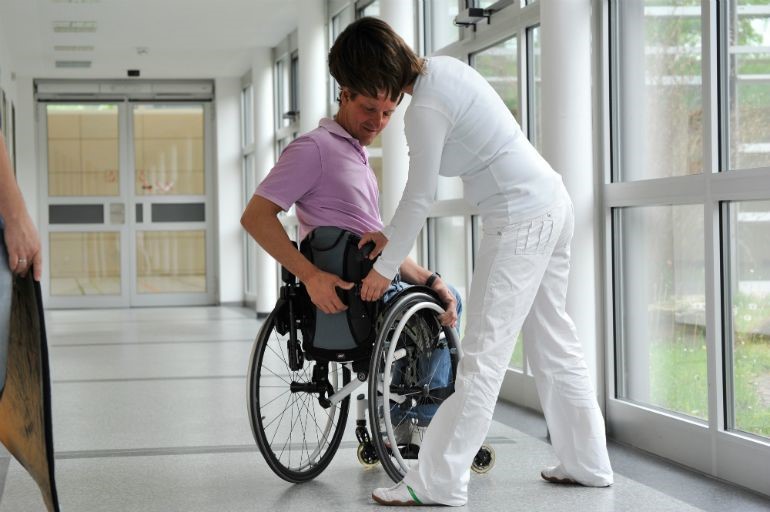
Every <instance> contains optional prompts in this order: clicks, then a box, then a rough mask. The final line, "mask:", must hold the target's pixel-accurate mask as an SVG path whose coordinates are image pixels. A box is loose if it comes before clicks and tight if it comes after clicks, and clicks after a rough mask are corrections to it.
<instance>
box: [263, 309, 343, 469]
mask: <svg viewBox="0 0 770 512" xmlns="http://www.w3.org/2000/svg"><path fill="white" fill-rule="evenodd" d="M275 316H276V313H275V312H273V313H271V314H270V316H268V318H267V319H266V320H265V323H264V324H263V325H262V328H261V329H260V331H259V334H258V335H257V339H256V341H255V342H254V347H253V349H252V352H251V357H250V360H249V373H248V407H249V416H250V420H251V429H252V431H253V433H254V439H255V440H256V441H257V446H259V450H260V452H262V455H263V456H264V458H265V461H267V464H268V465H269V466H270V469H272V470H273V471H274V472H275V474H277V475H278V476H280V477H281V478H283V479H284V480H286V481H288V482H292V483H300V482H307V481H308V480H311V479H313V478H315V477H316V476H318V475H319V474H320V473H321V472H322V471H323V470H324V469H326V466H328V465H329V463H330V462H331V460H332V458H333V457H334V454H335V453H336V452H337V448H339V445H340V442H341V441H342V434H343V433H344V431H345V424H346V422H347V417H348V410H349V407H350V397H349V396H348V397H346V398H345V399H344V400H341V401H340V402H338V403H337V404H336V405H332V406H330V407H329V408H324V407H322V406H321V405H320V403H319V400H318V396H319V395H318V393H310V392H295V393H293V392H292V391H291V389H290V384H291V383H292V382H295V383H309V382H310V381H311V379H312V375H313V366H314V365H315V362H314V361H307V360H305V362H304V363H303V367H302V369H300V370H299V371H296V372H295V371H291V369H290V368H289V364H288V359H287V357H288V353H287V341H288V339H289V334H288V333H287V334H285V335H281V334H280V333H279V332H278V331H277V330H276V325H275ZM297 336H298V338H299V339H300V343H301V336H302V335H301V333H300V332H297ZM328 375H329V382H330V384H331V385H332V388H333V391H334V392H336V391H337V390H339V388H341V387H342V386H343V385H345V384H346V383H348V382H349V381H350V371H349V370H348V368H346V367H344V366H343V365H341V364H338V363H329V373H328ZM329 394H331V393H329ZM327 398H328V395H327Z"/></svg>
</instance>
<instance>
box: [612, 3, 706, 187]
mask: <svg viewBox="0 0 770 512" xmlns="http://www.w3.org/2000/svg"><path fill="white" fill-rule="evenodd" d="M700 4H701V2H700V0H667V1H665V2H662V1H660V0H645V1H642V0H631V1H627V2H626V1H624V2H613V3H612V5H613V6H616V7H617V15H618V26H617V32H618V35H617V36H618V37H617V51H616V52H615V62H616V63H617V66H616V67H617V70H618V71H617V73H618V75H617V78H618V80H617V82H618V84H619V85H618V90H617V99H618V104H619V107H618V108H619V115H618V127H617V133H618V135H617V137H618V148H619V168H618V169H616V172H617V174H616V176H615V177H614V178H615V181H632V180H642V179H650V178H663V177H670V176H682V175H689V174H698V173H702V172H703V153H704V152H703V138H704V124H703V88H702V84H701V67H702V66H701V39H702V37H701V8H700Z"/></svg>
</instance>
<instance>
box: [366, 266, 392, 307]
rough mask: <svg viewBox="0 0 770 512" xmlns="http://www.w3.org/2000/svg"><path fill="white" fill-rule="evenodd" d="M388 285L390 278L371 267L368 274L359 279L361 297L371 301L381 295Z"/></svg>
mask: <svg viewBox="0 0 770 512" xmlns="http://www.w3.org/2000/svg"><path fill="white" fill-rule="evenodd" d="M389 286H390V279H388V278H386V277H383V276H382V275H380V273H379V272H377V271H376V270H374V269H372V270H370V271H369V274H367V276H366V277H365V278H364V280H363V281H361V298H362V299H363V300H365V301H368V302H372V301H375V300H377V299H379V298H380V297H382V296H383V294H384V293H385V291H386V290H387V289H388V287H389Z"/></svg>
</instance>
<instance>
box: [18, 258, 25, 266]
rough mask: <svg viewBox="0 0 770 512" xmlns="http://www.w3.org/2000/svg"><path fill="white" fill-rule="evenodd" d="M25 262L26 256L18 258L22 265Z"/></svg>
mask: <svg viewBox="0 0 770 512" xmlns="http://www.w3.org/2000/svg"><path fill="white" fill-rule="evenodd" d="M26 262H27V258H19V263H21V264H22V265H23V264H25V263H26Z"/></svg>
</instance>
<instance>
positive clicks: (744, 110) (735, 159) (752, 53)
mask: <svg viewBox="0 0 770 512" xmlns="http://www.w3.org/2000/svg"><path fill="white" fill-rule="evenodd" d="M757 3H764V4H765V5H766V6H767V5H768V2H757V1H756V0H733V1H731V2H726V4H727V6H728V9H729V8H731V7H732V8H733V9H734V12H733V13H731V14H732V15H729V16H728V17H727V19H728V20H729V23H730V27H729V29H728V30H727V34H728V37H729V41H728V52H727V54H728V59H727V62H728V70H727V79H728V85H727V93H728V102H729V108H730V115H729V119H730V169H749V168H756V167H768V166H770V129H768V125H769V124H770V121H768V120H769V119H770V80H769V79H768V77H770V11H768V10H767V7H765V8H764V10H763V9H762V8H759V7H758V6H757V5H756V4H757Z"/></svg>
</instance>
